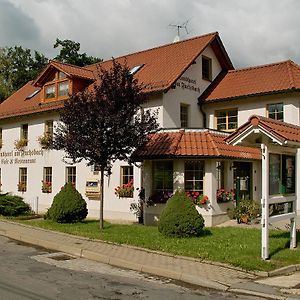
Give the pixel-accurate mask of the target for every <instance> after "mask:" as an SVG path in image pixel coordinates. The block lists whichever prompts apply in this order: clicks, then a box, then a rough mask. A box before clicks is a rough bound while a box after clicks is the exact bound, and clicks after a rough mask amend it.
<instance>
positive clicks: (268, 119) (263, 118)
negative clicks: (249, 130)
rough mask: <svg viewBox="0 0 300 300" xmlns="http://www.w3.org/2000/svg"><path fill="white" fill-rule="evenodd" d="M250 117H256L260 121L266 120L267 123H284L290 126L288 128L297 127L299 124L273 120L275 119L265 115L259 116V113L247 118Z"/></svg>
mask: <svg viewBox="0 0 300 300" xmlns="http://www.w3.org/2000/svg"><path fill="white" fill-rule="evenodd" d="M252 118H257V119H259V120H261V121H267V122H269V123H274V124H277V125H284V126H286V127H290V128H293V129H299V126H297V125H294V124H291V123H287V122H283V121H278V120H275V119H271V118H267V117H263V116H259V115H252V116H251V117H250V118H249V120H251V119H252Z"/></svg>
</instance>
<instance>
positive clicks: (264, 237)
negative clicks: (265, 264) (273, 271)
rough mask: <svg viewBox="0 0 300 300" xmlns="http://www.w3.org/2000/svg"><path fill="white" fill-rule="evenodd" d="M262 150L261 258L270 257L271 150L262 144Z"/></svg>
mask: <svg viewBox="0 0 300 300" xmlns="http://www.w3.org/2000/svg"><path fill="white" fill-rule="evenodd" d="M261 152H262V198H261V207H262V217H261V228H262V231H261V258H262V259H264V260H266V259H268V258H269V150H268V147H267V146H266V145H265V144H261Z"/></svg>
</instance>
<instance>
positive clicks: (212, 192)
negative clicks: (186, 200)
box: [203, 159, 218, 206]
mask: <svg viewBox="0 0 300 300" xmlns="http://www.w3.org/2000/svg"><path fill="white" fill-rule="evenodd" d="M204 170H205V179H204V191H203V193H204V195H206V196H207V197H208V199H209V201H210V204H211V205H212V206H214V205H215V204H216V203H217V200H216V193H217V188H218V184H217V166H216V160H214V159H207V160H205V167H204Z"/></svg>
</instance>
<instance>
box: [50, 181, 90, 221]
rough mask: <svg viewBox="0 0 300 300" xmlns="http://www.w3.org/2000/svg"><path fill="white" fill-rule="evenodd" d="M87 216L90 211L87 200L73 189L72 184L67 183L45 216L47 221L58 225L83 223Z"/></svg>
mask: <svg viewBox="0 0 300 300" xmlns="http://www.w3.org/2000/svg"><path fill="white" fill-rule="evenodd" d="M87 214H88V210H87V207H86V202H85V200H84V199H83V198H82V196H81V194H80V193H79V192H78V191H77V190H76V189H75V188H74V187H73V185H72V183H67V184H65V186H64V187H63V188H62V190H61V191H60V192H59V193H58V194H56V195H55V197H54V199H53V202H52V205H51V207H50V208H49V209H48V211H47V213H46V215H45V219H50V220H53V221H56V222H58V223H75V222H79V221H82V220H83V219H84V218H85V217H86V216H87Z"/></svg>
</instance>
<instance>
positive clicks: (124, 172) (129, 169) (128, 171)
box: [121, 166, 133, 185]
mask: <svg viewBox="0 0 300 300" xmlns="http://www.w3.org/2000/svg"><path fill="white" fill-rule="evenodd" d="M131 181H132V182H133V166H122V167H121V185H123V184H127V183H129V182H131Z"/></svg>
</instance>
